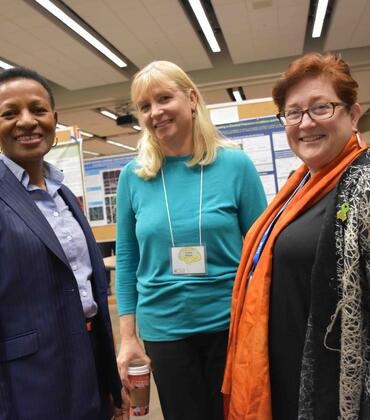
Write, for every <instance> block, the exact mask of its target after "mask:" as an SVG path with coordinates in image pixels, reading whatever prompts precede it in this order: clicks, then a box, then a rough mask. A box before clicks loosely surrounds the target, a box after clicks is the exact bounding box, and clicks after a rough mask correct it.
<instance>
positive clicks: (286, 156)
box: [217, 115, 302, 202]
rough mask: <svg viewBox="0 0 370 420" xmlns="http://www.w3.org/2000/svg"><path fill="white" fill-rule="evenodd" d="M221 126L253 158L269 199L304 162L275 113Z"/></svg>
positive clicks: (224, 132) (222, 131)
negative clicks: (294, 152) (290, 145)
mask: <svg viewBox="0 0 370 420" xmlns="http://www.w3.org/2000/svg"><path fill="white" fill-rule="evenodd" d="M217 128H218V129H219V130H220V132H221V133H222V134H223V135H224V136H225V137H227V138H229V139H231V140H234V141H236V142H238V143H239V144H241V147H242V149H243V150H245V152H246V153H247V154H248V156H249V157H250V158H251V160H252V161H253V163H254V164H255V166H256V168H257V171H258V173H259V175H260V177H261V181H262V184H263V188H264V190H265V193H266V197H267V201H268V202H270V201H271V200H272V199H273V198H274V196H275V194H276V193H277V192H278V191H279V189H280V188H281V187H282V185H284V183H285V182H286V180H287V178H288V176H289V174H290V172H291V171H292V170H295V169H297V168H298V166H300V165H301V163H302V161H301V160H300V159H299V158H297V157H296V156H295V155H294V154H293V152H292V151H291V150H290V148H289V145H288V141H287V138H286V134H285V130H284V128H283V127H282V126H281V124H280V123H279V121H278V120H277V118H276V117H275V116H274V115H271V116H268V117H261V118H251V119H246V120H242V121H238V122H234V123H229V124H223V125H219V126H218V127H217Z"/></svg>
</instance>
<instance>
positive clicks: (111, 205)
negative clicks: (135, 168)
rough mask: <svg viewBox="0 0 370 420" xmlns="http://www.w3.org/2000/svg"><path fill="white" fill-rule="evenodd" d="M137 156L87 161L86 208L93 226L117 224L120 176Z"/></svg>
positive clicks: (85, 166)
mask: <svg viewBox="0 0 370 420" xmlns="http://www.w3.org/2000/svg"><path fill="white" fill-rule="evenodd" d="M135 156H136V155H133V154H130V155H120V156H111V157H109V158H97V159H89V160H86V161H85V165H84V169H85V191H86V208H87V215H88V218H89V221H90V225H91V226H101V225H109V224H112V223H116V192H117V184H118V178H119V174H120V173H121V170H122V168H123V167H124V166H125V165H126V164H127V163H128V162H130V161H131V160H132V159H133V158H134V157H135Z"/></svg>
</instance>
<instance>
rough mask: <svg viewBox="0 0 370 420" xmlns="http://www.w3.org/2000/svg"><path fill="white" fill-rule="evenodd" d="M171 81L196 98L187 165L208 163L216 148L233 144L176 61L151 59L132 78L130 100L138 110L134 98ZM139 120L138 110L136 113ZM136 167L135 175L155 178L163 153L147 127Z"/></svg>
mask: <svg viewBox="0 0 370 420" xmlns="http://www.w3.org/2000/svg"><path fill="white" fill-rule="evenodd" d="M168 81H172V82H174V83H175V84H176V86H177V87H178V89H180V90H181V91H182V92H184V93H185V94H190V92H192V91H193V92H194V93H195V95H196V98H197V103H196V108H195V111H194V119H193V141H194V150H193V157H192V159H191V160H190V161H189V162H188V166H194V165H197V164H199V165H209V164H210V163H212V162H213V161H214V160H215V159H216V156H217V149H218V148H219V147H235V144H234V143H233V142H231V141H229V140H227V139H225V138H224V137H222V135H221V134H220V133H219V132H218V131H217V130H216V128H215V127H214V126H213V124H212V121H211V118H210V115H209V112H208V110H207V108H206V105H205V103H204V100H203V98H202V96H201V94H200V92H199V89H198V88H197V87H196V85H195V84H194V82H193V81H192V80H191V79H190V78H189V76H188V75H187V74H186V73H185V72H184V71H183V70H182V69H181V68H180V67H179V66H177V65H176V64H174V63H171V62H169V61H153V62H152V63H150V64H148V65H147V66H146V67H144V68H143V69H142V70H140V71H139V72H138V73H137V74H136V75H135V77H134V79H133V81H132V85H131V99H132V103H133V105H134V106H135V109H136V110H137V111H138V101H139V100H140V98H141V97H142V95H143V93H144V92H145V91H146V90H147V89H150V88H151V86H152V85H153V84H161V85H165V84H168ZM138 116H139V119H140V112H138ZM138 149H139V154H138V157H137V162H138V168H137V169H136V174H137V175H138V176H139V177H141V178H144V179H146V180H149V179H152V178H154V177H156V175H157V173H158V171H159V170H160V169H161V167H162V163H163V159H164V154H163V152H162V150H161V148H160V145H159V141H158V139H156V137H155V136H154V135H153V133H151V132H150V131H149V130H148V129H147V128H145V127H143V134H142V137H141V138H140V141H139V144H138Z"/></svg>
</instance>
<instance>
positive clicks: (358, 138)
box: [353, 128, 362, 147]
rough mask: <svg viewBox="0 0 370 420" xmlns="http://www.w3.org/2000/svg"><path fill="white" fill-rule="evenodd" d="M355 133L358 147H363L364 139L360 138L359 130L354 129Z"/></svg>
mask: <svg viewBox="0 0 370 420" xmlns="http://www.w3.org/2000/svg"><path fill="white" fill-rule="evenodd" d="M353 132H354V133H355V136H356V139H357V143H358V145H359V146H360V147H361V146H362V139H361V137H360V134H359V133H358V130H357V128H354V129H353Z"/></svg>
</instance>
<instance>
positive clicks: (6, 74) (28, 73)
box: [0, 67, 55, 110]
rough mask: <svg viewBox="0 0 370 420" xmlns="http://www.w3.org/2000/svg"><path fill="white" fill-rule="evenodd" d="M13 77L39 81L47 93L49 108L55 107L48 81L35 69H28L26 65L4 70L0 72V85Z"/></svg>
mask: <svg viewBox="0 0 370 420" xmlns="http://www.w3.org/2000/svg"><path fill="white" fill-rule="evenodd" d="M13 79H30V80H34V81H35V82H38V83H40V85H41V86H42V87H43V88H44V89H45V90H46V92H47V93H48V95H49V99H50V105H51V108H52V109H53V110H54V109H55V98H54V95H53V92H52V90H51V87H50V85H49V82H48V81H47V80H46V79H45V78H44V77H42V76H41V74H39V73H37V72H36V71H35V70H31V69H28V68H27V67H12V68H11V69H8V70H4V71H3V72H2V73H0V85H1V84H2V83H5V82H8V81H9V80H13Z"/></svg>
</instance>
